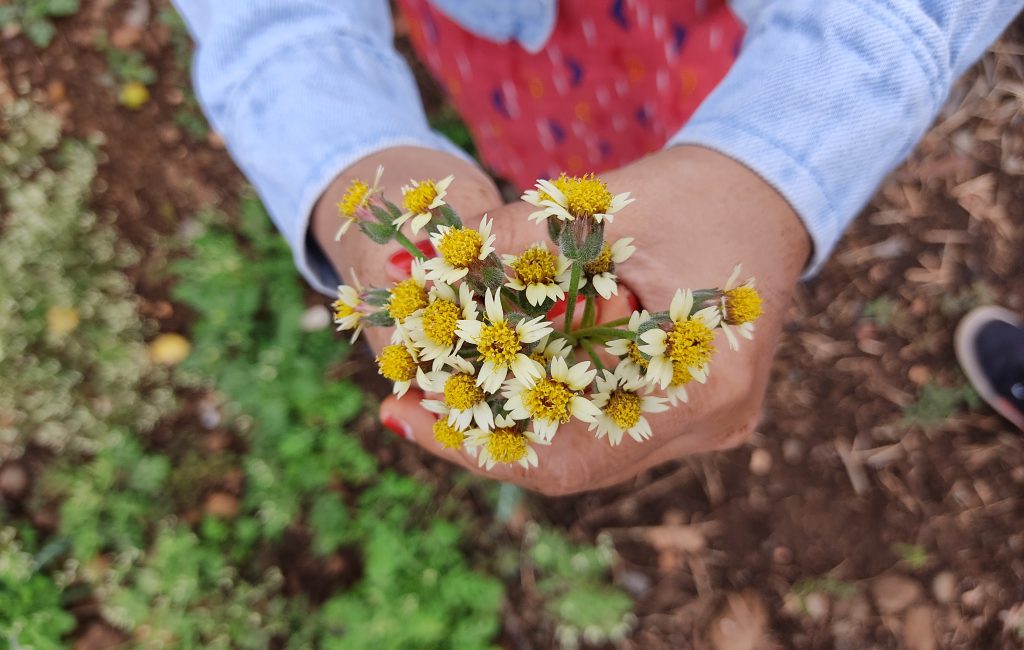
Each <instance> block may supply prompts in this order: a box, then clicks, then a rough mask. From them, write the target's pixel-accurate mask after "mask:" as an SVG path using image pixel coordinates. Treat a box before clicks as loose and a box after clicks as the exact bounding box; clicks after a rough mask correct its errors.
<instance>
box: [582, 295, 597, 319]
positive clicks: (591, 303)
mask: <svg viewBox="0 0 1024 650" xmlns="http://www.w3.org/2000/svg"><path fill="white" fill-rule="evenodd" d="M596 318H597V298H595V297H594V296H587V304H586V305H584V306H583V321H582V322H581V323H580V327H593V326H594V320H595V319H596Z"/></svg>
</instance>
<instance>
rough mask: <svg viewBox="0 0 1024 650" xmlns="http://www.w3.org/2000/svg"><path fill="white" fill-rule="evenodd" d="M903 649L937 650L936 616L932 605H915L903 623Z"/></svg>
mask: <svg viewBox="0 0 1024 650" xmlns="http://www.w3.org/2000/svg"><path fill="white" fill-rule="evenodd" d="M902 636H903V647H904V648H906V649H907V650H935V649H936V648H937V647H938V645H939V642H938V639H936V638H935V615H934V613H933V612H932V608H931V605H914V606H913V607H911V608H910V609H909V610H908V611H907V616H906V620H905V621H904V623H903V634H902Z"/></svg>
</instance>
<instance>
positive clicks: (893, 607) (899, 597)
mask: <svg viewBox="0 0 1024 650" xmlns="http://www.w3.org/2000/svg"><path fill="white" fill-rule="evenodd" d="M871 595H872V596H874V598H875V605H876V606H877V607H878V611H880V612H881V613H883V614H898V613H900V612H902V611H903V610H905V609H906V608H908V607H910V606H911V605H913V604H914V603H916V602H919V601H920V600H921V598H922V596H924V589H922V588H921V585H920V584H918V583H917V581H915V580H911V579H910V578H907V577H906V576H899V575H888V576H882V577H880V578H877V579H875V581H874V582H872V583H871Z"/></svg>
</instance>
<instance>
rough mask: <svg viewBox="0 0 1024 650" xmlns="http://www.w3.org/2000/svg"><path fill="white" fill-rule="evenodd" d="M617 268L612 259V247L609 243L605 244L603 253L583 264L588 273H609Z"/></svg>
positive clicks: (585, 271) (584, 270)
mask: <svg viewBox="0 0 1024 650" xmlns="http://www.w3.org/2000/svg"><path fill="white" fill-rule="evenodd" d="M614 268H615V262H613V261H612V249H611V247H609V246H608V244H605V245H604V248H602V249H601V254H600V255H598V256H597V257H595V258H594V259H592V260H590V261H589V262H587V263H586V264H584V265H583V272H584V273H586V274H587V275H597V274H599V273H608V272H610V271H611V270H612V269H614Z"/></svg>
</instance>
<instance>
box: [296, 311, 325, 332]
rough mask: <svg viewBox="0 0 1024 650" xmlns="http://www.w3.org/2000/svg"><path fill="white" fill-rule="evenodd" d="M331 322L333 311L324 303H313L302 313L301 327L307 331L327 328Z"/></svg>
mask: <svg viewBox="0 0 1024 650" xmlns="http://www.w3.org/2000/svg"><path fill="white" fill-rule="evenodd" d="M330 324H331V312H329V311H328V310H327V307H324V306H323V305H313V306H312V307H310V308H309V309H307V310H306V311H305V312H303V314H302V323H301V327H302V329H303V331H306V332H316V331H318V330H325V329H327V326H328V325H330Z"/></svg>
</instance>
